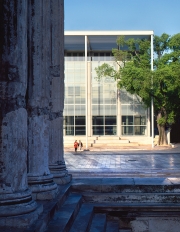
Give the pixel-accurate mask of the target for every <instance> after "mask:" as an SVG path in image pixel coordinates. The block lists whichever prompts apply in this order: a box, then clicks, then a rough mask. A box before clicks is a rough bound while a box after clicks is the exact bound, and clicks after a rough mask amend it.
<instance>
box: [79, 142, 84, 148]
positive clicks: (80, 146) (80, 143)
mask: <svg viewBox="0 0 180 232" xmlns="http://www.w3.org/2000/svg"><path fill="white" fill-rule="evenodd" d="M82 147H83V143H82V142H81V140H79V150H81V148H82Z"/></svg>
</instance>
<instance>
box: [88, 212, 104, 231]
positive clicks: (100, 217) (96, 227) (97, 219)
mask: <svg viewBox="0 0 180 232" xmlns="http://www.w3.org/2000/svg"><path fill="white" fill-rule="evenodd" d="M105 228H106V214H101V213H96V214H94V216H93V219H92V223H91V227H90V230H89V232H105Z"/></svg>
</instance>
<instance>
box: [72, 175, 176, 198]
mask: <svg viewBox="0 0 180 232" xmlns="http://www.w3.org/2000/svg"><path fill="white" fill-rule="evenodd" d="M71 190H72V191H73V192H83V193H85V192H88V193H90V192H93V193H95V192H96V193H98V192H99V193H122V194H123V193H172V194H174V193H179V194H180V184H176V182H175V181H174V179H173V178H167V179H164V178H162V177H159V178H153V179H152V178H151V177H146V178H140V177H135V178H130V177H129V178H128V177H127V178H126V177H119V178H108V177H107V178H104V179H102V178H100V177H97V178H93V177H92V178H88V179H87V178H81V177H79V179H76V181H75V182H74V183H72V186H71Z"/></svg>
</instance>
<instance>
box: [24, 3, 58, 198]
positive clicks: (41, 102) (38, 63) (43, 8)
mask: <svg viewBox="0 0 180 232" xmlns="http://www.w3.org/2000/svg"><path fill="white" fill-rule="evenodd" d="M28 19H29V33H28V47H29V67H28V68H29V76H28V94H27V101H28V103H27V110H28V168H29V169H28V184H29V186H30V188H31V190H32V193H33V198H34V199H39V200H44V199H52V198H54V197H55V196H56V194H57V184H56V183H55V182H54V181H53V175H52V174H51V173H50V170H49V158H48V154H49V130H50V127H49V126H50V122H49V99H50V80H49V59H50V52H49V51H50V45H51V34H50V32H51V28H50V1H49V0H38V1H37V0H36V1H29V17H28Z"/></svg>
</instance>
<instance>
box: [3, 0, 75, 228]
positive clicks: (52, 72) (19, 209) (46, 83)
mask: <svg viewBox="0 0 180 232" xmlns="http://www.w3.org/2000/svg"><path fill="white" fill-rule="evenodd" d="M0 17H1V21H0V27H1V34H0V184H1V185H0V226H10V225H11V226H13V227H26V226H28V225H30V224H32V223H33V221H34V220H36V219H37V218H38V216H39V214H40V213H41V212H42V210H43V207H42V205H37V203H36V199H37V200H50V199H53V198H54V197H56V195H57V193H58V185H57V184H64V183H68V182H70V181H71V176H70V175H69V174H68V171H67V170H66V165H65V162H64V157H63V156H64V151H63V135H62V127H63V118H62V114H63V107H64V52H63V51H64V50H63V49H64V42H63V40H64V36H63V35H64V1H63V0H38V1H27V0H17V1H15V0H11V1H9V0H3V1H1V3H0ZM49 165H50V166H49ZM54 177H55V178H54ZM22 215H23V216H22ZM22 217H23V219H24V220H22Z"/></svg>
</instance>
